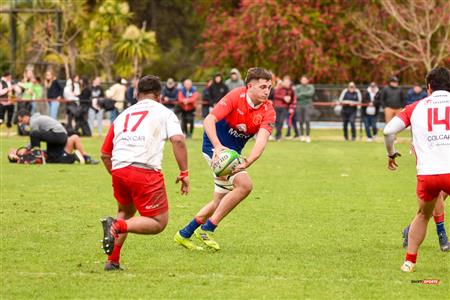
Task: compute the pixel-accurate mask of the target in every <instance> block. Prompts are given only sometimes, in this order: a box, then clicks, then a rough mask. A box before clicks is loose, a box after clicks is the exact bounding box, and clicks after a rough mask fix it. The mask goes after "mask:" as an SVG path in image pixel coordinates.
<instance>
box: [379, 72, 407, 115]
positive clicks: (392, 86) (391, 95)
mask: <svg viewBox="0 0 450 300" xmlns="http://www.w3.org/2000/svg"><path fill="white" fill-rule="evenodd" d="M380 100H381V105H382V106H383V107H384V119H385V122H386V123H388V122H389V121H390V120H392V119H393V118H394V117H395V115H397V114H398V113H399V112H400V111H401V110H402V109H403V107H404V106H405V103H406V102H405V96H404V95H403V91H402V89H401V88H400V87H399V86H398V78H397V77H395V76H392V77H391V78H390V79H389V85H388V86H387V87H385V88H384V89H383V91H382V92H381V97H380Z"/></svg>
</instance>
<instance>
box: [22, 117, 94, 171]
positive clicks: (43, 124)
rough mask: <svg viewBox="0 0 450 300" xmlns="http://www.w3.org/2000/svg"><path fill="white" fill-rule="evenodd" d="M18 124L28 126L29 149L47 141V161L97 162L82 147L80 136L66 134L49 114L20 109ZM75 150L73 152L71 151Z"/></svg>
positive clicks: (38, 146) (62, 127)
mask: <svg viewBox="0 0 450 300" xmlns="http://www.w3.org/2000/svg"><path fill="white" fill-rule="evenodd" d="M18 121H19V124H20V126H29V127H30V144H29V145H28V146H27V147H26V148H27V149H28V150H29V149H34V148H40V147H41V142H46V143H47V150H46V151H45V153H46V155H47V157H48V158H47V162H48V163H69V164H71V163H73V162H75V160H78V161H79V162H80V163H88V164H97V163H98V161H95V160H93V159H92V158H91V157H90V156H89V155H88V154H87V153H86V152H85V151H84V148H83V145H82V144H81V140H80V137H79V136H77V135H71V136H70V137H69V136H68V135H67V131H66V129H65V128H64V126H62V125H61V124H60V123H59V122H58V121H56V120H55V119H52V118H51V117H49V116H42V115H41V114H40V113H35V114H34V115H32V116H30V112H29V111H27V110H20V111H19V113H18ZM74 150H78V151H75V153H74V154H72V152H73V151H74Z"/></svg>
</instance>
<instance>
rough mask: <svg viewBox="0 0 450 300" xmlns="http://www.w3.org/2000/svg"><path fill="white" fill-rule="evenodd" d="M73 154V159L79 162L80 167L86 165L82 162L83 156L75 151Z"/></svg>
mask: <svg viewBox="0 0 450 300" xmlns="http://www.w3.org/2000/svg"><path fill="white" fill-rule="evenodd" d="M74 154H75V159H76V160H77V161H79V162H80V164H81V165H84V164H85V163H86V161H85V160H84V156H83V154H81V152H80V151H78V150H75V152H74Z"/></svg>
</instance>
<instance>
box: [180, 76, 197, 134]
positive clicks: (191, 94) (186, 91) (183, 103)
mask: <svg viewBox="0 0 450 300" xmlns="http://www.w3.org/2000/svg"><path fill="white" fill-rule="evenodd" d="M199 95H200V94H199V93H198V92H197V88H196V87H195V86H193V85H192V81H191V80H190V79H186V80H184V82H183V87H182V88H181V89H180V91H179V92H178V103H179V105H180V109H181V129H182V130H183V133H184V134H185V135H186V137H187V138H192V134H193V133H194V115H195V108H196V104H197V100H198V97H199ZM188 125H189V129H188Z"/></svg>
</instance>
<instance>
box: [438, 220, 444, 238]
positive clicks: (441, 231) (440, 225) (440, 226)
mask: <svg viewBox="0 0 450 300" xmlns="http://www.w3.org/2000/svg"><path fill="white" fill-rule="evenodd" d="M436 231H437V234H438V235H439V236H440V235H446V232H445V227H444V222H440V223H437V224H436Z"/></svg>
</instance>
